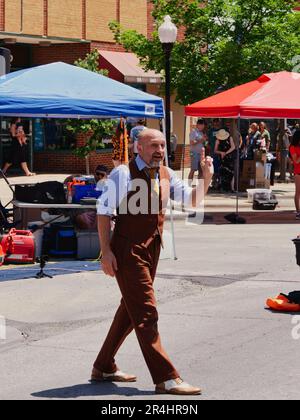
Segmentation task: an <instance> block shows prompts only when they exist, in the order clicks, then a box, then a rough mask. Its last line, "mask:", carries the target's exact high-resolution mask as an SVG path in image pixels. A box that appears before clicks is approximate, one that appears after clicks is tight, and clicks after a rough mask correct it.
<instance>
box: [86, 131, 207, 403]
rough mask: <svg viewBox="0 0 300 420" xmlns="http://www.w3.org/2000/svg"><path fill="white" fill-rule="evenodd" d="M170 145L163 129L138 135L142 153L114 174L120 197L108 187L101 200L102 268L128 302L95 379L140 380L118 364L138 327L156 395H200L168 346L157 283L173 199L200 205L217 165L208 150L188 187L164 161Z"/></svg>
mask: <svg viewBox="0 0 300 420" xmlns="http://www.w3.org/2000/svg"><path fill="white" fill-rule="evenodd" d="M165 148H166V141H165V138H164V136H163V134H162V133H161V132H160V131H157V130H150V129H145V130H143V131H142V132H141V133H140V135H139V139H138V156H137V157H136V158H135V159H134V160H133V161H131V162H130V164H129V168H128V167H127V166H125V165H122V166H119V167H118V168H117V169H116V170H114V171H113V173H112V174H111V176H110V178H109V181H110V182H113V185H115V186H116V190H117V194H116V196H115V197H116V200H111V196H110V191H109V189H108V191H107V194H104V195H103V196H102V197H101V199H100V201H99V204H98V227H99V236H100V242H101V249H102V268H103V271H104V273H105V274H107V275H109V276H111V277H114V276H115V277H116V279H117V281H118V285H119V287H120V290H121V293H122V300H121V304H120V307H119V309H118V310H117V313H116V315H115V318H114V320H113V323H112V325H111V328H110V331H109V333H108V335H107V337H106V340H105V342H104V344H103V346H102V349H101V350H100V353H99V355H98V357H97V359H96V361H95V363H94V368H93V371H92V378H91V379H92V380H93V381H115V382H134V381H136V376H135V375H130V374H126V373H124V372H122V371H120V370H119V369H118V367H117V365H116V362H115V356H116V353H117V351H118V349H119V348H120V346H121V345H122V343H123V342H124V340H125V338H126V337H127V336H128V334H129V333H130V332H131V331H132V330H133V329H134V330H135V333H136V335H137V339H138V342H139V345H140V347H141V350H142V353H143V356H144V359H145V361H146V363H147V366H148V368H149V371H150V374H151V376H152V379H153V382H154V384H155V385H156V388H155V391H156V393H158V394H175V395H197V394H200V393H201V390H200V388H197V387H194V386H191V385H189V384H187V383H185V382H183V380H182V379H181V378H180V375H179V373H178V372H177V370H176V369H175V367H174V366H173V365H172V363H171V361H170V359H169V357H168V356H167V354H166V352H165V350H164V349H163V347H162V344H161V340H160V335H159V332H158V327H157V322H158V313H157V309H156V300H155V296H154V290H153V282H154V277H155V273H156V269H157V265H158V260H159V254H160V248H161V244H162V234H163V224H164V213H165V208H166V205H167V203H168V199H169V197H170V196H171V198H173V199H174V200H175V201H181V200H182V197H184V200H185V202H186V203H188V202H189V203H190V204H193V205H194V206H197V205H199V204H200V202H201V201H202V200H203V198H204V195H205V194H206V192H207V190H208V187H209V184H210V182H211V179H212V176H213V164H212V159H211V158H209V157H207V158H205V153H204V149H203V153H202V156H201V166H202V169H203V175H204V180H203V182H200V183H199V185H198V186H197V187H196V188H194V189H192V188H189V187H185V186H184V185H183V183H182V182H181V181H180V180H179V179H178V178H177V177H176V175H175V173H174V172H173V171H172V170H171V169H169V168H167V167H165V166H163V165H162V162H163V159H164V156H165ZM134 185H135V187H134ZM143 185H144V186H145V188H144V191H142V190H143ZM141 191H142V195H141ZM137 194H138V197H139V199H140V202H141V204H142V205H143V206H142V207H143V210H145V208H146V211H140V212H136V211H134V210H133V208H132V203H136V202H137V200H134V198H135V195H137ZM155 200H156V201H158V211H157V212H153V211H152V209H153V208H154V207H155V206H153V205H152V204H153V201H155ZM112 202H113V204H112ZM145 203H146V204H145ZM124 209H127V211H124ZM115 210H117V217H116V224H115V229H114V233H113V237H112V239H111V240H110V225H111V216H112V215H113V213H114V211H115ZM135 210H136V209H135Z"/></svg>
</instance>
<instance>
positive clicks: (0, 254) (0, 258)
mask: <svg viewBox="0 0 300 420" xmlns="http://www.w3.org/2000/svg"><path fill="white" fill-rule="evenodd" d="M4 259H5V254H4V251H3V248H2V246H1V245H0V267H1V265H3V264H4Z"/></svg>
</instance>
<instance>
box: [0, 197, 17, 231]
mask: <svg viewBox="0 0 300 420" xmlns="http://www.w3.org/2000/svg"><path fill="white" fill-rule="evenodd" d="M18 223H19V222H14V212H13V209H7V208H6V207H4V206H3V205H2V204H1V201H0V232H3V231H4V230H9V229H12V228H14V227H16V226H17V225H18Z"/></svg>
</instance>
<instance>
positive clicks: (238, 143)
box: [236, 116, 241, 215]
mask: <svg viewBox="0 0 300 420" xmlns="http://www.w3.org/2000/svg"><path fill="white" fill-rule="evenodd" d="M237 129H238V142H237V154H236V155H237V163H236V214H237V215H238V214H239V185H240V135H241V117H240V116H239V118H238V124H237Z"/></svg>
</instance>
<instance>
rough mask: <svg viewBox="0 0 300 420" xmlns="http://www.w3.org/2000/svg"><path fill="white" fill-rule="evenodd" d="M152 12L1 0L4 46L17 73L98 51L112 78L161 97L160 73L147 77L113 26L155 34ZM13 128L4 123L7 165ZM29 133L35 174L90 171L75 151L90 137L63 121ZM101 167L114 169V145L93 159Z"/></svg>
mask: <svg viewBox="0 0 300 420" xmlns="http://www.w3.org/2000/svg"><path fill="white" fill-rule="evenodd" d="M151 11H152V4H151V2H150V1H147V0H0V43H1V46H3V47H5V48H9V49H10V51H11V54H12V57H13V61H12V71H16V70H20V69H24V68H29V67H33V66H38V65H43V64H48V63H51V62H56V61H63V62H66V63H69V64H73V63H74V61H76V60H77V59H79V58H84V57H85V56H86V54H87V53H89V52H91V51H92V50H94V49H95V48H96V49H98V50H99V52H100V63H99V66H100V67H101V68H106V69H107V70H108V71H109V77H111V78H113V79H115V80H118V81H120V82H123V83H127V84H130V85H132V86H134V87H137V88H139V89H142V90H144V91H147V92H149V93H153V94H158V93H159V91H160V87H161V83H162V79H161V77H160V75H155V74H154V73H153V72H148V73H145V72H144V71H143V70H142V69H141V68H140V67H139V63H138V59H137V57H136V56H134V54H131V53H125V52H124V50H123V49H122V47H121V46H120V45H118V44H116V43H115V41H114V38H113V34H112V32H111V31H110V29H109V26H108V25H109V23H110V22H111V21H118V22H120V24H121V25H122V26H123V27H124V28H126V29H134V30H137V31H138V32H140V33H142V34H144V35H146V36H150V35H151V33H152V31H153V23H154V22H153V18H152V15H151ZM173 102H174V101H173ZM172 107H173V111H174V112H173V124H174V125H173V128H174V132H175V133H176V134H177V136H178V138H179V147H178V149H177V156H176V166H177V167H180V162H181V160H182V150H183V148H182V146H181V145H180V144H181V143H182V142H183V137H184V117H183V116H184V110H183V107H180V106H178V104H175V103H173V106H172ZM8 124H9V122H8V121H7V122H6V121H2V136H1V149H0V160H2V161H3V160H5V158H6V154H7V149H8V148H9V136H8V135H7V132H6V133H5V130H6V129H7V127H8ZM148 124H149V126H155V127H156V124H157V122H153V121H150V120H149V121H148ZM30 127H31V130H30ZM28 130H29V131H31V133H32V142H31V143H32V150H31V156H30V160H31V162H32V165H33V169H34V170H35V171H42V172H73V173H75V172H76V173H78V172H84V171H85V161H84V160H83V159H79V158H77V157H76V156H75V155H74V153H73V152H72V150H73V149H74V147H76V146H79V145H80V144H82V142H84V139H83V138H81V139H72V138H71V137H70V135H69V134H68V133H67V132H66V130H65V127H64V126H63V124H61V122H59V121H50V120H33V121H30V123H29V122H28ZM187 158H188V153H187ZM0 163H3V162H0ZM99 163H102V164H107V165H108V166H109V167H111V166H112V164H111V149H110V145H107V149H104V150H99V151H98V152H97V153H94V154H93V156H91V162H90V164H91V169H93V168H94V167H95V166H96V165H98V164H99Z"/></svg>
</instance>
